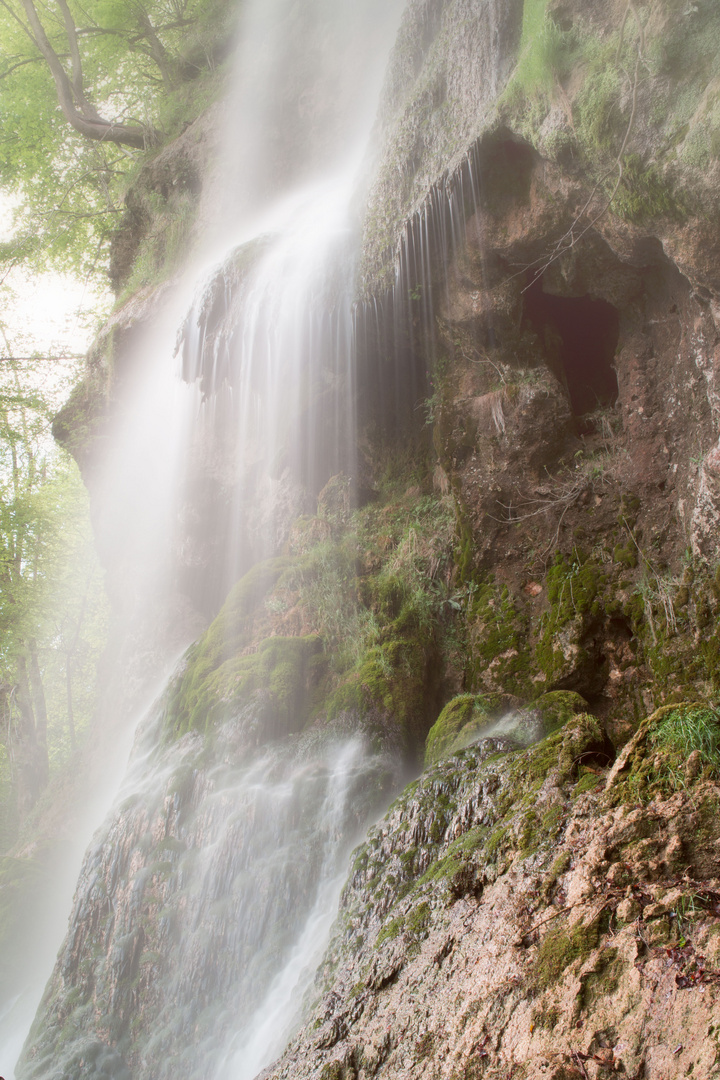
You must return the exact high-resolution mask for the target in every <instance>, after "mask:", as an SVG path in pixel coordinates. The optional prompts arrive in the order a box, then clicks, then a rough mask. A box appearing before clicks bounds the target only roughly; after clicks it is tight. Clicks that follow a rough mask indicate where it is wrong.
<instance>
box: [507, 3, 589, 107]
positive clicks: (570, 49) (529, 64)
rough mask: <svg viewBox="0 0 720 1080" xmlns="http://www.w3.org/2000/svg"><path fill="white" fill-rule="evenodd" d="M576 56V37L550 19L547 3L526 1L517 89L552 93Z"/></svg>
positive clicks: (525, 91)
mask: <svg viewBox="0 0 720 1080" xmlns="http://www.w3.org/2000/svg"><path fill="white" fill-rule="evenodd" d="M574 54H575V39H574V35H572V34H571V33H566V32H565V31H563V30H561V29H560V28H559V27H558V25H557V23H555V22H554V21H553V19H552V18H550V17H549V16H548V14H547V0H525V3H524V4H523V24H522V37H521V40H520V54H519V58H518V63H517V67H516V69H515V74H514V76H513V83H514V86H515V87H516V88H517V87H519V88H521V89H522V90H523V92H524V93H525V94H532V93H534V92H538V91H542V92H548V91H552V89H553V87H554V86H555V84H556V82H558V81H560V80H562V78H563V77H564V76H565V75H566V74H567V72H568V70H569V68H570V66H571V65H572V62H573V58H574Z"/></svg>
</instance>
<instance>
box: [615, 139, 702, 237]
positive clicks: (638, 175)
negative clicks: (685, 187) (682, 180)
mask: <svg viewBox="0 0 720 1080" xmlns="http://www.w3.org/2000/svg"><path fill="white" fill-rule="evenodd" d="M613 188H614V184H613ZM613 210H614V211H615V213H616V214H619V215H620V216H621V217H624V218H626V219H627V220H628V221H634V222H635V223H636V224H638V225H643V224H646V223H647V222H649V221H653V220H655V219H657V218H669V219H670V220H672V221H682V220H683V219H684V217H685V216H686V210H685V208H684V206H683V203H682V200H681V197H680V196H679V195H678V194H677V189H676V186H674V185H673V184H672V183H671V182H669V181H667V180H666V179H665V178H664V177H663V175H662V173H661V172H660V170H659V169H658V168H657V166H655V165H652V164H650V165H646V164H645V163H644V162H643V160H642V158H641V157H640V156H639V155H638V154H628V155H627V157H626V158H625V159H624V160H623V175H622V180H621V181H620V185H619V187H618V188H617V191H616V192H615V196H614V198H613Z"/></svg>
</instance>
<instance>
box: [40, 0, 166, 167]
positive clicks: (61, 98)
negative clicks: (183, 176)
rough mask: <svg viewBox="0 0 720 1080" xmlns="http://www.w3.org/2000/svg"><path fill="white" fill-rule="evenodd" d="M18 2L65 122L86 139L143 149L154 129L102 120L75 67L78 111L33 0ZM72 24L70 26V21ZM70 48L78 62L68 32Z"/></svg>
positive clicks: (150, 141) (152, 138)
mask: <svg viewBox="0 0 720 1080" xmlns="http://www.w3.org/2000/svg"><path fill="white" fill-rule="evenodd" d="M22 5H23V8H24V9H25V14H26V15H27V20H28V23H29V26H30V30H29V31H28V32H29V34H30V37H31V38H32V40H33V41H34V42H35V44H36V45H37V47H38V49H39V50H40V52H41V53H42V55H43V57H44V59H45V62H46V63H47V65H48V67H49V68H50V72H51V74H52V77H53V79H54V81H55V89H56V91H57V96H58V102H59V104H60V108H61V109H62V113H63V116H64V117H65V119H66V120H67V121H68V123H69V124H70V125H71V126H72V127H74V128H75V130H76V131H79V132H80V134H81V135H84V136H85V137H86V138H88V139H95V140H97V141H98V142H113V143H120V144H122V145H123V146H132V147H134V148H135V149H137V150H144V149H145V148H146V147H147V146H148V145H149V144H151V143H152V142H153V141H154V133H153V132H152V131H150V130H149V129H148V128H142V127H132V126H129V125H127V124H114V123H113V122H112V121H111V120H103V119H102V117H100V116H98V114H97V113H96V112H95V110H94V109H93V108H92V107H91V106H89V105H88V102H87V101H86V99H85V95H84V93H83V92H82V72H81V70H76V71H75V72H74V80H75V83H76V85H77V86H78V87H79V88H80V90H79V93H80V99H79V104H80V106H81V108H82V107H83V106H85V107H87V112H88V113H89V115H88V116H84V115H83V114H82V112H79V111H78V109H77V108H76V104H75V102H76V98H75V94H74V92H73V85H72V83H71V82H70V79H69V78H68V75H67V72H66V71H65V68H64V67H63V66H62V63H61V62H60V58H59V56H58V55H57V53H56V52H55V50H54V49H53V47H52V45H51V44H50V41H49V40H48V36H47V34H46V33H45V28H44V27H43V25H42V23H41V22H40V19H39V17H38V13H37V11H36V10H35V4H34V3H33V0H22ZM66 10H67V9H66ZM63 14H64V12H63ZM67 17H68V18H70V20H71V16H70V13H69V11H68V12H67ZM71 22H72V20H71ZM66 25H67V24H66ZM72 25H73V26H74V24H72ZM76 45H77V43H76ZM70 49H71V53H72V59H73V62H74V63H75V62H76V63H79V62H80V54H79V51H78V50H77V47H76V48H75V50H74V52H73V50H72V35H71V36H70Z"/></svg>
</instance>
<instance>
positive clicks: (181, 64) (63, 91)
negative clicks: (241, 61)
mask: <svg viewBox="0 0 720 1080" xmlns="http://www.w3.org/2000/svg"><path fill="white" fill-rule="evenodd" d="M232 6H233V5H232V2H231V0H93V3H92V5H87V4H84V3H81V2H79V0H48V2H47V3H43V4H42V5H41V4H40V2H39V0H0V95H1V98H2V108H1V109H0V142H2V145H3V155H2V158H1V159H0V189H5V190H6V191H9V192H12V193H13V194H17V193H18V192H19V193H20V195H21V199H22V203H23V208H22V210H21V211H20V219H21V222H22V226H24V227H21V229H20V231H19V232H18V235H17V238H16V240H15V241H14V242H13V244H12V245H11V246H10V247H6V248H5V251H4V252H3V251H0V258H1V257H2V256H3V255H4V256H5V258H6V259H8V258H11V259H13V260H28V259H29V260H32V261H33V262H34V263H35V264H37V265H44V266H47V265H48V264H52V265H54V266H55V267H57V266H59V265H60V266H62V267H63V268H70V269H73V270H75V271H77V270H79V271H80V272H81V273H83V274H88V273H93V272H97V270H98V268H101V267H103V265H104V260H105V255H106V252H107V246H108V241H109V236H110V234H111V233H112V231H113V230H114V228H115V227H116V226H117V221H118V215H119V214H120V213H122V209H123V205H122V200H123V196H124V193H125V191H126V190H127V186H128V183H129V181H130V178H131V176H132V175H133V174H134V172H136V171H137V169H138V167H139V165H140V163H141V162H142V160H143V154H144V152H145V151H146V150H147V149H148V148H152V147H153V146H154V145H155V144H156V142H157V141H158V140H159V139H161V138H165V137H166V136H168V135H171V134H172V133H173V132H174V131H176V130H178V129H179V127H181V125H182V123H183V121H185V120H187V119H194V115H196V110H197V108H199V105H198V106H195V107H193V103H192V99H193V98H196V99H197V100H198V101H200V100H201V99H202V95H198V94H197V93H192V94H191V93H188V92H186V88H187V87H189V86H190V85H191V83H192V81H193V80H194V79H196V78H197V77H199V76H200V75H202V74H203V73H207V72H208V71H210V69H212V68H213V67H214V65H215V60H216V55H217V52H216V48H215V45H216V37H217V31H215V30H213V29H212V27H213V24H214V22H216V21H217V22H219V23H220V24H223V23H227V15H225V18H224V19H223V18H222V17H220V18H217V16H218V12H220V15H221V16H222V15H223V13H226V12H227V11H229V10H230V9H231V8H232ZM195 89H197V87H195Z"/></svg>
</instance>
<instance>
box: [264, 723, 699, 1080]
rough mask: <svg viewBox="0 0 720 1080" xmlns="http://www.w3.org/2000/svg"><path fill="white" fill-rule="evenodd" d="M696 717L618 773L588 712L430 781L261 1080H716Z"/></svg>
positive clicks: (356, 893)
mask: <svg viewBox="0 0 720 1080" xmlns="http://www.w3.org/2000/svg"><path fill="white" fill-rule="evenodd" d="M693 709H694V707H692V706H685V707H668V708H665V709H661V710H658V712H657V713H655V714H654V715H653V716H651V717H650V718H649V719H648V720H646V721H645V722H644V723H643V724H642V725H641V727H640V729H639V731H638V733H637V734H636V736H635V737H634V738H633V740H632V741H631V742H630V743H629V744H628V745H627V746H626V748H625V749H624V750H623V752H622V753H621V755H620V757H618V758H617V760H615V761H614V762H611V761H610V758H611V756H612V752H611V750H610V748H609V747H608V745H607V742H606V740H605V736H604V733H603V729H602V727H601V725H600V724H599V723H598V722H597V721H596V719H595V718H594V717H592V716H590V715H588V714H580V715H576V716H575V717H573V718H572V719H571V720H570V721H568V723H567V724H566V725H565V726H564V727H563V728H561V729H560V730H558V731H556V732H554V733H553V734H551V735H549V736H548V737H547V738H546V739H545V740H543V741H541V742H539V743H537V744H535V745H533V746H532V747H530V748H529V749H525V750H516V751H512V752H508V751H507V743H506V742H505V741H504V740H502V739H500V740H498V739H497V738H492V739H485V740H481V741H480V742H478V743H476V744H475V745H473V746H470V747H468V748H466V749H464V750H461V751H460V752H458V753H456V754H454V755H452V756H450V757H449V758H446V759H445V760H443V761H441V762H439V763H438V764H437V765H435V766H433V767H432V768H431V769H429V770H427V771H426V772H425V773H424V774H423V776H422V777H421V778H420V780H418V781H417V782H416V783H414V784H411V785H410V787H408V788H407V789H406V791H405V792H404V794H403V795H402V796H401V797H400V798H399V799H398V800H397V802H396V803H395V804H394V805H393V806H392V807H391V808H390V810H389V812H388V814H387V816H386V817H385V818H384V820H383V821H381V822H380V824H379V825H378V826H376V828H375V829H374V830H373V831H372V832H371V834H370V836H369V839H368V841H367V843H366V844H364V845H363V846H362V847H361V848H359V849H358V850H357V852H356V853H355V861H354V866H353V869H352V874H351V878H350V881H349V883H348V885H347V887H346V890H345V893H344V896H343V901H342V904H341V911H340V917H339V921H338V923H337V927H336V932H335V936H334V939H333V942H332V944H331V946H330V949H329V951H328V953H327V955H326V958H325V962H324V966H323V968H322V969H321V972H320V975H319V976H318V979H319V986H318V990H319V994H320V996H319V1004H317V1006H316V1008H315V1010H314V1012H313V1013H312V1015H311V1016H310V1018H309V1020H308V1023H307V1025H306V1027H305V1028H304V1029H303V1030H302V1031H301V1032H300V1034H299V1035H298V1036H297V1037H296V1038H295V1040H294V1042H292V1043H291V1045H290V1047H289V1049H288V1050H287V1052H286V1054H285V1056H284V1057H283V1058H282V1059H281V1060H280V1061H279V1062H278V1063H277V1064H276V1065H275V1066H274V1067H273V1068H271V1069H270V1070H268V1071H267V1072H266V1073H265V1074H263V1076H264V1078H265V1080H284V1078H289V1077H292V1078H293V1080H303V1078H305V1077H316V1078H317V1077H320V1078H322V1080H350V1078H353V1080H354V1078H358V1080H365V1078H370V1077H378V1078H387V1080H389V1078H395V1077H398V1078H399V1077H402V1078H403V1080H410V1078H413V1080H414V1078H421V1077H423V1078H430V1077H433V1078H436V1077H437V1078H439V1077H443V1078H444V1077H448V1078H453V1080H459V1078H465V1080H475V1078H481V1077H482V1078H483V1080H485V1078H487V1080H490V1078H493V1080H500V1078H502V1080H506V1078H509V1077H513V1080H520V1078H536V1077H540V1076H542V1077H547V1078H548V1080H550V1078H552V1080H575V1078H577V1080H583V1078H585V1080H587V1078H604V1077H610V1076H615V1075H622V1076H625V1077H628V1078H629V1077H643V1078H646V1080H661V1078H665V1080H666V1078H667V1077H670V1076H690V1075H694V1076H698V1077H700V1076H702V1077H709V1076H712V1075H715V1072H714V1070H715V1069H716V1068H717V1067H718V1062H720V1025H718V1023H717V1017H718V1008H719V1004H720V970H719V969H720V878H719V877H718V865H719V864H718V853H719V850H720V819H719V818H718V806H719V805H720V804H719V799H720V787H719V786H718V784H717V782H716V781H715V779H714V777H713V771H712V768H711V767H710V766H709V765H708V764H707V759H706V758H705V757H704V756H703V753H702V752H701V751H699V750H696V751H694V752H693V753H692V754H691V755H689V756H688V755H687V753H686V752H682V750H681V749H680V745H681V744H680V743H679V742H678V732H679V731H680V730H681V729H684V727H686V726H687V723H688V722H689V721H693V718H694V720H697V719H698V718H699V717H700V716H701V712H702V711H701V710H699V709H698V708H695V710H694V711H693ZM706 719H707V720H709V722H710V723H711V724H712V723H714V721H713V720H712V718H711V717H707V716H706ZM693 722H694V721H693Z"/></svg>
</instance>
